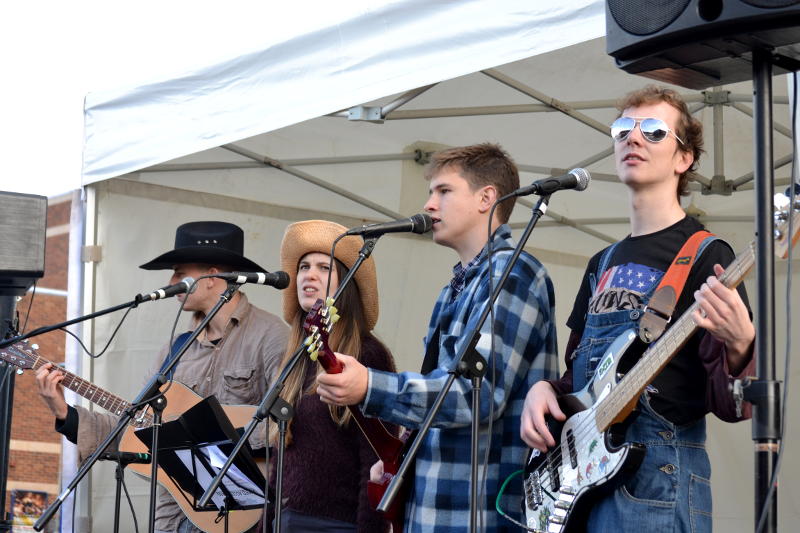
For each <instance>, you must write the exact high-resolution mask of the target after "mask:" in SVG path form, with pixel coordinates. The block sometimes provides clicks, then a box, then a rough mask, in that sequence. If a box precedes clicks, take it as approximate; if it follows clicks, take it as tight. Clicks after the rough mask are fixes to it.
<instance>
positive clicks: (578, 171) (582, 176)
mask: <svg viewBox="0 0 800 533" xmlns="http://www.w3.org/2000/svg"><path fill="white" fill-rule="evenodd" d="M591 179H592V177H591V176H590V175H589V172H588V171H587V170H586V169H583V168H573V169H572V170H570V171H569V172H567V173H566V174H564V175H563V176H557V177H549V178H544V179H540V180H536V181H534V182H533V183H531V184H530V185H528V186H527V187H522V188H520V189H517V190H516V191H514V192H513V193H511V194H512V195H514V196H527V195H529V194H538V195H539V196H546V195H548V194H553V193H554V192H556V191H560V190H562V189H575V190H576V191H582V190H584V189H585V188H586V187H588V186H589V181H590V180H591Z"/></svg>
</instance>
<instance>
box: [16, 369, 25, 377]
mask: <svg viewBox="0 0 800 533" xmlns="http://www.w3.org/2000/svg"><path fill="white" fill-rule="evenodd" d="M24 372H25V371H24V370H22V369H21V368H18V369H17V375H18V376H21V375H22V374H23V373H24Z"/></svg>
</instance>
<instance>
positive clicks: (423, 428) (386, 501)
mask: <svg viewBox="0 0 800 533" xmlns="http://www.w3.org/2000/svg"><path fill="white" fill-rule="evenodd" d="M510 196H511V195H508V196H506V197H502V198H500V199H499V200H498V201H497V203H500V202H502V201H504V200H505V199H507V198H509V197H510ZM549 201H550V195H546V196H542V197H540V198H539V201H538V202H537V203H536V205H534V207H533V215H532V217H531V219H530V221H529V222H528V225H527V226H526V227H525V231H524V232H523V234H522V237H521V238H520V240H519V242H518V243H517V246H516V248H514V252H513V254H512V255H511V259H510V260H509V262H508V264H507V265H506V268H505V269H503V273H502V274H501V276H500V280H499V282H498V283H497V286H496V287H495V288H494V291H493V292H492V294H491V297H490V298H489V302H488V304H487V305H486V307H485V308H484V309H483V311H482V312H481V316H480V317H479V318H478V322H477V323H476V324H475V328H474V329H473V330H472V331H471V332H470V333H469V337H468V339H469V340H468V341H467V342H465V343H464V345H463V347H462V348H461V350H460V351H459V353H458V355H457V356H456V363H455V365H454V367H453V368H452V370H451V371H450V372H449V374H450V375H449V376H448V378H447V381H445V383H444V386H443V387H442V390H441V391H439V394H438V395H437V396H436V398H435V399H434V401H433V405H431V408H430V410H429V411H428V414H427V415H426V416H425V419H424V420H423V421H422V424H421V425H420V428H419V431H418V432H417V435H416V437H415V438H414V440H413V441H412V442H411V445H410V446H409V448H408V451H407V452H406V455H405V457H404V458H403V462H402V463H401V464H400V467H399V468H398V469H397V473H396V474H395V475H394V477H393V478H392V480H391V481H390V482H389V485H388V486H387V487H386V492H384V494H383V498H381V501H380V503H379V504H378V508H377V509H378V511H381V512H384V513H385V512H386V511H387V510H388V509H389V507H391V505H392V502H393V501H394V499H395V498H396V497H397V493H398V492H399V491H400V486H401V485H402V483H403V480H404V479H405V477H406V475H407V473H408V470H409V468H411V465H412V464H413V462H414V458H415V457H416V455H417V452H418V451H419V448H420V446H421V445H422V440H423V439H424V438H425V435H427V434H428V431H429V430H430V428H431V426H432V425H433V419H434V417H435V416H436V415H437V414H438V412H439V409H440V408H441V406H442V403H443V402H444V400H445V396H447V393H448V392H449V391H450V388H451V387H452V386H453V381H455V379H456V377H458V375H460V374H462V373H463V372H464V371H465V370H467V368H466V367H468V366H474V365H471V364H469V363H470V360H471V359H472V358H473V357H474V354H475V353H476V350H475V346H476V345H477V344H478V340H479V339H480V330H481V327H483V323H484V322H485V321H486V318H487V317H488V316H489V313H490V312H491V309H492V307H493V306H494V302H495V301H496V300H497V297H498V296H499V295H500V292H501V291H502V290H503V286H504V285H505V282H506V279H507V278H508V275H509V274H510V273H511V269H512V268H514V264H515V263H516V262H517V258H518V257H519V255H520V254H521V253H522V249H523V248H524V247H525V243H527V242H528V238H529V237H530V235H531V232H532V231H533V228H534V227H535V226H536V223H537V222H538V221H539V219H540V218H541V217H542V215H544V213H545V212H546V211H547V204H548V202H549ZM489 275H491V272H490V273H489ZM465 363H466V364H465ZM472 408H473V409H480V405H477V406H476V405H473V406H472ZM478 418H479V417H474V416H473V425H474V424H475V422H476V420H477V419H478ZM472 431H473V435H474V434H475V432H476V431H477V428H475V427H473V429H472ZM473 441H474V439H473ZM473 455H474V454H473ZM475 474H476V469H474V468H473V479H472V480H471V484H472V486H473V487H474V486H475V484H476V483H477V479H475ZM476 504H477V502H475V501H471V502H470V505H471V506H475V505H476ZM471 525H472V524H471Z"/></svg>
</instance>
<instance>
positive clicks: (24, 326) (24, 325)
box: [20, 280, 38, 333]
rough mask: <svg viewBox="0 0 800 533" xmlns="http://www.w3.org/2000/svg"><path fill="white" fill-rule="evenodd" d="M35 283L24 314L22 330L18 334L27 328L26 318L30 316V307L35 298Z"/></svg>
mask: <svg viewBox="0 0 800 533" xmlns="http://www.w3.org/2000/svg"><path fill="white" fill-rule="evenodd" d="M37 281H38V280H37ZM37 281H34V282H33V291H31V299H30V300H28V310H27V311H26V312H25V322H23V323H22V329H21V330H20V333H25V328H26V327H28V318H29V317H30V316H31V307H32V306H33V299H34V298H35V297H36V283H37Z"/></svg>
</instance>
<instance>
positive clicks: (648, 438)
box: [521, 86, 755, 533]
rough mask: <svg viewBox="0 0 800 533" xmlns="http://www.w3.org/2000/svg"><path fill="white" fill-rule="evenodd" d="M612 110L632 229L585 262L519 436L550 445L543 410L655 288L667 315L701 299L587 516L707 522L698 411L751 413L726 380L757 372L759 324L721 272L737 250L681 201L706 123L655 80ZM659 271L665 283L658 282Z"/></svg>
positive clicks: (580, 376)
mask: <svg viewBox="0 0 800 533" xmlns="http://www.w3.org/2000/svg"><path fill="white" fill-rule="evenodd" d="M619 109H620V115H619V117H618V118H617V120H615V121H614V123H613V124H612V125H611V136H612V140H613V143H614V157H615V162H616V167H617V174H618V175H619V178H620V180H621V181H622V183H623V184H624V185H625V186H626V187H627V189H628V193H629V199H630V224H631V234H630V235H629V236H628V237H626V238H625V239H623V240H621V241H619V242H618V243H616V244H613V245H611V246H609V247H608V248H606V249H604V250H602V251H601V252H599V253H597V254H596V255H595V256H594V257H592V258H591V260H590V261H589V264H588V266H587V268H586V272H585V274H584V277H583V281H582V282H581V285H580V289H579V291H578V295H577V297H576V299H575V305H574V307H573V309H572V313H571V314H570V316H569V319H568V321H567V325H568V326H569V328H570V329H571V330H572V331H571V334H570V337H569V341H568V342H567V348H566V365H567V370H566V372H565V373H564V375H563V376H562V377H561V379H559V380H553V381H540V382H538V383H536V384H535V385H534V386H533V387H532V388H531V390H530V392H529V393H528V395H527V398H526V402H525V409H524V412H523V415H522V430H521V436H522V438H523V440H524V441H525V442H526V443H527V444H528V445H530V446H531V447H532V448H535V449H537V450H540V451H541V452H546V451H547V450H548V448H552V447H553V446H554V445H555V440H554V438H553V435H552V434H551V432H550V430H549V428H548V426H547V424H546V420H545V416H546V415H549V416H551V417H553V418H555V419H556V420H565V418H566V417H565V414H564V412H563V411H562V409H561V408H560V406H559V404H558V401H557V395H563V394H566V393H571V392H576V391H580V390H581V389H582V388H583V387H584V386H585V385H586V384H587V383H588V381H589V380H590V379H591V378H592V376H593V375H594V372H595V370H596V369H598V368H600V370H598V373H599V374H600V375H601V377H602V372H603V370H602V368H607V366H606V365H610V364H617V360H616V359H614V360H613V363H612V359H611V357H612V356H610V355H608V354H609V353H610V352H607V351H606V350H607V349H608V348H609V346H610V345H611V343H612V342H613V341H614V340H615V339H616V338H617V337H619V336H620V335H621V334H623V332H625V331H627V330H629V329H632V328H633V329H639V328H646V327H647V324H649V323H650V321H651V320H652V319H650V318H648V319H645V318H643V317H646V316H649V315H651V314H652V312H651V311H650V310H649V308H648V306H649V307H651V308H660V309H662V310H663V309H665V308H668V307H669V306H664V305H663V303H664V301H665V298H663V297H661V296H660V295H669V294H671V295H672V305H674V311H672V312H671V316H672V320H671V322H669V323H668V325H669V324H674V323H675V319H677V318H678V317H680V316H681V315H682V314H684V312H685V311H687V309H688V308H689V307H690V306H691V305H692V304H693V303H694V302H695V301H697V302H698V304H699V307H698V308H697V309H696V310H695V311H693V313H692V314H691V320H693V321H694V322H695V323H696V325H697V326H699V328H700V329H698V330H697V332H696V333H695V334H694V335H692V336H691V337H689V338H688V340H687V341H686V343H685V345H683V347H682V348H680V349H679V350H678V347H677V346H676V347H675V348H674V349H675V351H677V353H676V355H675V356H674V357H673V358H672V359H671V360H670V361H669V362H668V363H667V364H666V366H665V367H664V368H663V369H662V370H661V371H660V372H659V373H658V374H657V376H656V377H655V379H654V380H653V382H652V383H651V384H649V385H648V386H647V387H646V388H645V390H644V392H643V393H642V394H641V396H640V397H639V399H638V405H637V414H636V416H635V417H633V418H632V421H631V420H628V422H630V425H629V426H628V427H627V429H626V430H625V436H624V438H625V441H627V442H639V443H643V444H645V445H646V451H645V455H644V460H643V462H642V464H641V466H640V467H639V468H638V470H636V472H635V473H634V474H632V475H629V476H623V481H622V484H621V485H619V486H618V487H617V488H616V489H615V490H613V491H612V492H611V493H610V494H608V495H606V496H603V497H601V499H599V500H598V501H597V502H596V503H594V504H593V505H592V507H591V512H590V514H589V516H588V519H587V525H588V530H589V531H597V532H604V531H621V532H636V533H639V532H641V531H676V532H677V531H685V532H689V531H692V532H699V531H711V487H710V477H711V466H710V463H709V459H708V455H707V454H706V451H705V439H706V425H705V415H706V414H707V413H709V412H713V413H714V414H715V415H717V416H718V417H719V418H720V419H722V420H724V421H728V422H735V421H739V420H744V419H746V418H749V416H750V409H749V406H748V405H747V404H744V405H742V406H741V409H737V405H736V403H735V401H734V398H733V396H732V394H731V393H730V391H729V385H730V384H731V383H732V381H733V379H735V378H738V377H742V376H745V375H748V374H750V373H752V371H753V368H754V358H753V344H754V343H753V341H754V339H755V330H754V328H753V324H752V321H751V319H750V313H749V309H748V306H747V295H746V293H745V290H744V286H743V285H742V286H740V287H739V289H738V290H735V289H729V288H727V287H726V286H725V285H723V284H722V283H721V282H720V281H719V280H718V279H717V276H720V275H721V274H722V273H723V271H724V270H723V268H722V267H721V266H720V265H728V264H730V262H731V261H732V259H733V252H732V250H731V249H730V247H729V246H728V245H727V244H726V243H725V242H723V241H721V240H718V239H716V238H715V237H713V236H710V235H707V234H703V233H698V232H700V231H701V230H703V226H702V225H701V224H700V223H699V222H698V221H697V220H695V219H693V218H691V217H689V216H687V215H686V214H685V213H684V211H683V209H682V208H681V206H680V203H679V197H680V196H681V195H682V194H685V191H686V188H687V182H688V180H689V178H690V175H691V172H692V170H693V169H695V168H696V166H697V163H698V159H699V157H700V154H701V153H702V125H701V124H700V122H699V121H698V120H696V119H695V118H694V117H692V115H691V114H690V113H689V110H688V109H687V107H686V104H685V103H684V102H683V100H682V99H681V98H680V96H679V95H678V94H677V93H676V92H674V91H672V90H671V89H666V88H661V87H655V86H649V87H646V88H644V89H641V90H638V91H634V92H632V93H630V94H628V95H627V96H626V97H625V98H624V99H623V100H622V101H621V103H620V105H619ZM689 240H692V241H693V242H696V243H698V244H699V246H695V250H696V251H695V252H694V253H693V254H692V255H693V256H694V259H693V261H689V260H688V258H689V257H690V256H689V255H688V254H687V252H685V251H683V252H682V250H686V248H683V247H684V244H685V243H687V241H689ZM673 264H674V265H681V264H687V265H691V269H690V270H688V274H687V277H686V278H685V285H684V286H683V290H680V289H674V287H676V286H677V284H676V283H674V281H673V280H674V279H676V277H675V276H670V275H669V274H665V272H675V270H673V269H672V268H671V265H673ZM687 268H688V267H687ZM662 279H663V280H664V282H665V283H666V286H665V287H664V288H663V289H660V286H661V283H662ZM654 294H655V295H656V296H658V298H657V297H654V296H653V295H654ZM677 296H679V297H678V298H677V302H675V297H677ZM665 314H666V315H667V316H669V312H667V313H665ZM640 331H642V332H644V333H645V336H646V335H647V333H646V331H645V330H644V329H640ZM640 336H641V335H640ZM643 350H644V348H643V347H639V348H638V350H637V349H633V351H632V353H630V354H627V355H626V357H629V358H630V359H629V360H627V361H626V360H625V359H623V362H622V363H621V364H622V366H621V367H620V368H629V367H630V366H631V365H632V364H633V363H634V362H636V360H637V359H638V358H639V355H640V354H641V353H642V351H643ZM601 361H602V362H603V363H602V364H601ZM590 466H592V464H591V463H590V464H589V465H588V466H587V467H586V468H587V477H588V476H589V475H590V474H591V469H590V468H589V467H590Z"/></svg>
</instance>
